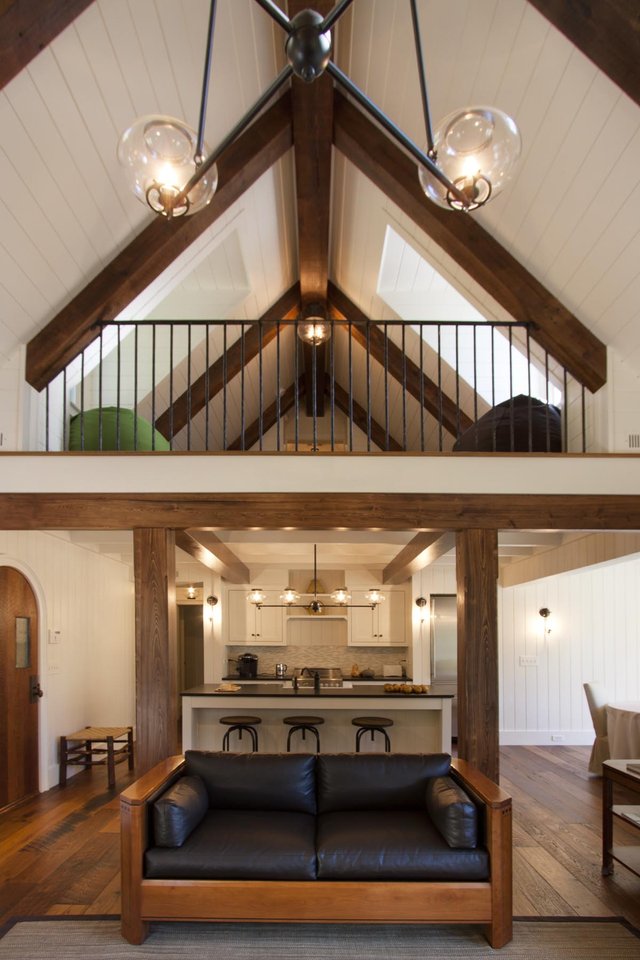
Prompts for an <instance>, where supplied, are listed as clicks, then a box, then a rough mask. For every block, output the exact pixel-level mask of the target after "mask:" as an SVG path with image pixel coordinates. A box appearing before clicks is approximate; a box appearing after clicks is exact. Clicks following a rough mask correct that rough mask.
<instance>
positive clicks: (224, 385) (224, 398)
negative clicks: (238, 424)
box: [222, 323, 227, 450]
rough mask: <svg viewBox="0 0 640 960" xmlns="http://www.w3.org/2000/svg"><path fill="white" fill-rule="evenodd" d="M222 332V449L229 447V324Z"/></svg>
mask: <svg viewBox="0 0 640 960" xmlns="http://www.w3.org/2000/svg"><path fill="white" fill-rule="evenodd" d="M222 329H223V334H222V449H223V450H226V449H227V324H226V323H225V325H224V327H223V328H222Z"/></svg>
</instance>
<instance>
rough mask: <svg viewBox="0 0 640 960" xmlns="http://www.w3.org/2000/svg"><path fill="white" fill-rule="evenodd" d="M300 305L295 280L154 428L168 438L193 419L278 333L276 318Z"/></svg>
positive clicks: (291, 316) (294, 311) (285, 316)
mask: <svg viewBox="0 0 640 960" xmlns="http://www.w3.org/2000/svg"><path fill="white" fill-rule="evenodd" d="M299 307H300V288H299V286H298V284H297V283H295V284H294V285H293V286H292V287H290V288H289V289H288V290H287V292H286V293H284V294H283V295H282V296H281V297H280V299H279V300H276V302H275V303H274V304H273V305H272V306H271V307H269V309H268V310H267V312H266V313H264V314H263V315H262V317H261V318H260V320H259V321H253V322H252V323H251V327H250V329H249V330H247V332H246V333H243V334H242V335H241V336H240V337H238V339H237V340H236V341H234V343H232V344H231V346H230V347H228V348H227V350H226V352H225V353H224V354H223V355H222V356H221V357H218V359H217V360H216V361H215V362H214V363H212V364H211V366H210V367H209V370H208V371H207V372H205V373H203V374H202V375H201V376H200V377H198V379H197V380H195V381H194V383H193V384H192V385H191V388H190V389H189V390H185V392H184V393H182V394H181V395H180V396H179V397H177V398H176V400H175V401H174V402H173V403H172V405H171V406H170V407H169V408H168V409H167V410H165V411H164V413H162V414H161V415H160V416H159V417H158V418H157V419H156V423H155V426H156V429H157V430H159V431H160V433H161V434H162V435H163V436H164V437H166V439H167V440H170V439H171V438H172V437H175V436H176V434H177V433H179V432H180V430H182V428H183V427H185V426H186V425H187V423H188V420H189V416H191V418H192V419H193V417H195V416H196V415H197V414H198V413H200V411H201V410H203V409H204V408H205V406H206V405H207V403H209V401H210V400H212V399H213V398H214V397H215V396H216V395H217V394H218V393H220V391H221V390H222V389H223V388H224V385H225V383H227V384H228V383H230V381H231V380H233V378H234V377H236V376H237V375H238V374H239V373H240V371H241V370H242V368H243V366H246V365H247V364H248V363H250V362H251V360H253V359H254V357H257V356H258V353H259V352H260V350H264V349H265V347H266V346H268V344H270V343H271V341H272V340H275V338H276V336H277V334H278V321H279V320H284V319H294V318H295V316H296V314H297V312H298V310H299Z"/></svg>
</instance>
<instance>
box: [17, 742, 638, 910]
mask: <svg viewBox="0 0 640 960" xmlns="http://www.w3.org/2000/svg"><path fill="white" fill-rule="evenodd" d="M588 757H589V749H588V748H586V747H503V748H502V750H501V751H500V764H501V771H502V776H501V783H502V785H503V787H504V788H505V789H506V790H508V791H510V792H511V794H512V796H513V801H514V802H513V807H514V913H515V915H516V916H531V915H533V916H536V915H539V916H550V915H553V916H624V917H626V919H627V920H629V921H630V922H631V923H633V924H634V925H635V926H638V927H640V877H636V876H635V875H634V874H632V873H630V872H629V871H628V870H625V869H624V867H621V866H616V869H615V872H614V874H613V876H611V877H606V878H603V877H601V875H600V856H601V823H600V818H601V800H600V792H601V781H600V779H598V778H594V777H590V776H589V774H588V772H587V761H588ZM133 779H134V776H132V775H129V773H128V771H123V765H121V766H120V767H119V770H118V778H117V791H115V792H111V791H109V790H108V789H106V772H105V771H104V770H103V769H102V768H100V769H96V770H88V771H83V772H82V773H80V774H79V775H78V776H75V777H73V778H72V779H70V780H69V783H68V785H67V787H66V788H64V789H60V788H59V787H54V788H53V789H52V790H49V791H48V792H47V793H45V794H41V795H40V796H38V797H36V798H34V799H33V800H30V801H27V802H26V803H24V804H22V805H20V806H19V807H15V808H14V809H12V810H9V811H7V812H6V813H4V814H2V815H0V880H1V883H2V886H1V888H0V924H2V923H4V922H5V921H6V920H8V919H9V918H10V917H13V916H42V915H44V914H82V913H87V914H118V913H119V912H120V876H119V859H120V850H119V822H118V814H119V809H118V791H119V790H122V789H124V787H125V786H127V784H128V783H129V782H131V780H133ZM626 838H627V839H628V840H629V841H631V840H632V839H633V832H632V831H631V830H629V831H628V832H627V834H626ZM623 839H624V838H623ZM635 839H638V840H639V841H640V835H638V834H637V832H636V838H635Z"/></svg>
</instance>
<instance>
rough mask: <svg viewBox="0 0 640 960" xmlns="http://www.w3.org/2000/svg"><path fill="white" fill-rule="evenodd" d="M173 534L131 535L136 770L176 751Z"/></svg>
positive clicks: (149, 531) (146, 531) (141, 531)
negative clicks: (134, 605) (134, 620)
mask: <svg viewBox="0 0 640 960" xmlns="http://www.w3.org/2000/svg"><path fill="white" fill-rule="evenodd" d="M175 552H176V551H175V537H174V535H173V530H168V529H164V530H162V529H136V530H134V531H133V572H134V578H135V598H136V626H135V637H136V670H135V676H136V771H137V772H139V773H144V772H145V771H147V770H149V769H150V768H151V767H153V766H155V764H156V763H159V762H160V760H164V758H165V757H170V756H173V755H174V754H175V753H176V752H177V750H178V642H177V638H176V623H177V617H176V572H175V567H176V562H175Z"/></svg>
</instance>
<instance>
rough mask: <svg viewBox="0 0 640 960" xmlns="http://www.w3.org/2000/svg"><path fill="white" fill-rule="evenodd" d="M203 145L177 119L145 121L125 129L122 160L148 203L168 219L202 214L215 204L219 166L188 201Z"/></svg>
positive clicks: (132, 184) (137, 192)
mask: <svg viewBox="0 0 640 960" xmlns="http://www.w3.org/2000/svg"><path fill="white" fill-rule="evenodd" d="M197 142H198V138H197V134H196V132H195V131H194V130H192V129H191V127H189V126H187V124H186V123H183V122H182V120H176V119H175V118H174V117H165V116H158V117H151V116H148V117H140V119H138V120H136V122H135V123H134V124H132V126H130V127H129V129H128V130H125V132H124V133H123V134H122V136H121V137H120V141H119V143H118V160H119V162H120V163H121V164H122V166H123V167H124V169H125V173H126V175H127V178H128V180H129V185H130V187H131V189H132V190H133V192H134V193H135V195H136V196H137V197H138V199H139V200H140V201H141V202H142V203H146V204H148V205H149V207H151V209H152V210H154V211H155V212H156V213H160V214H162V216H165V217H168V218H171V217H182V216H185V215H187V214H191V213H196V212H197V211H198V210H202V208H203V207H205V206H206V205H207V204H208V203H209V201H210V200H211V198H212V197H213V195H214V193H215V191H216V187H217V185H218V170H217V167H216V166H215V164H214V165H213V166H212V167H211V168H210V169H209V170H207V172H206V173H205V174H204V175H203V176H202V178H201V179H200V180H199V181H198V182H197V183H196V184H195V186H193V187H192V188H191V189H190V190H189V192H188V194H187V195H186V196H184V195H183V193H182V191H183V190H184V188H185V187H186V185H187V184H188V183H189V181H190V180H191V178H192V177H193V175H194V174H195V173H196V171H197V169H198V165H199V162H201V158H198V162H196V147H197ZM208 152H209V151H208V148H206V147H205V148H204V153H205V154H206V153H208Z"/></svg>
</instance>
